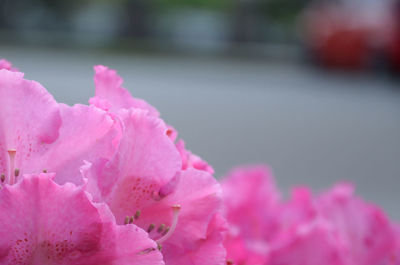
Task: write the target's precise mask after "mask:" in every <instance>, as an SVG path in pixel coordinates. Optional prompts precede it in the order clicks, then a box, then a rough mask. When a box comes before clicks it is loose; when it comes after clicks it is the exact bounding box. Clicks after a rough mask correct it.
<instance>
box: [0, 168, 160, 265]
mask: <svg viewBox="0 0 400 265" xmlns="http://www.w3.org/2000/svg"><path fill="white" fill-rule="evenodd" d="M52 177H53V175H52V174H40V175H37V176H33V175H31V176H28V175H27V176H25V177H24V179H23V180H22V181H20V182H19V183H17V184H16V185H13V186H10V185H5V186H4V187H3V188H2V189H1V190H0V235H1V236H0V264H4V265H18V264H20V265H22V264H26V265H27V264H30V265H42V264H54V265H56V264H57V265H59V264H64V265H69V264H70V265H72V264H74V265H78V264H82V265H97V264H102V265H107V264H110V265H111V264H113V265H118V264H119V265H128V264H138V265H139V264H140V265H144V264H149V265H150V264H151V265H157V264H160V265H161V264H164V263H163V261H162V256H161V254H160V253H159V252H158V251H156V248H157V245H156V243H155V242H154V241H153V240H151V239H149V238H148V235H147V233H146V232H145V231H143V230H141V229H139V228H138V227H136V226H135V225H132V224H131V225H126V226H119V225H116V224H115V220H114V217H113V216H112V214H111V213H110V212H109V210H108V208H107V206H106V205H104V204H94V203H92V202H91V201H90V199H89V197H88V195H87V193H85V191H84V190H83V189H82V188H81V187H76V186H75V185H73V184H65V185H63V186H59V185H58V184H56V183H55V182H54V181H52V180H51V178H52Z"/></svg>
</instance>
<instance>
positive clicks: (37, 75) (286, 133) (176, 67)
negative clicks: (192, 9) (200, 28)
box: [0, 46, 400, 221]
mask: <svg viewBox="0 0 400 265" xmlns="http://www.w3.org/2000/svg"><path fill="white" fill-rule="evenodd" d="M0 57H5V58H7V59H9V60H11V61H13V63H14V64H15V65H16V66H17V67H19V68H20V69H21V70H23V71H24V72H26V77H27V78H29V79H35V80H37V81H39V82H41V83H42V84H43V85H44V86H45V87H46V88H47V89H48V90H49V91H50V92H51V93H53V94H54V95H55V97H56V99H57V100H59V101H61V102H66V103H68V104H73V103H76V102H80V103H85V102H87V99H88V98H89V97H90V96H91V95H92V94H93V91H94V85H93V81H92V76H93V70H92V66H93V65H94V64H99V63H101V64H105V65H108V66H110V67H113V68H116V69H117V70H118V71H119V73H120V74H121V75H122V76H123V78H124V80H125V87H126V88H128V89H129V90H131V92H132V93H133V94H134V95H135V96H137V97H141V98H144V99H146V100H147V101H149V102H150V103H151V104H153V105H154V106H156V107H157V108H158V109H159V110H160V112H161V114H162V117H163V118H164V119H165V120H166V121H167V122H168V123H169V124H172V125H174V127H176V128H177V129H178V130H179V133H180V136H181V137H182V138H184V139H185V141H186V142H187V146H188V147H189V149H191V150H192V151H194V152H195V153H197V154H199V155H201V156H202V157H203V158H205V159H206V160H207V161H209V162H210V163H211V164H212V165H213V166H214V168H215V169H216V173H217V174H216V175H217V176H221V175H222V174H224V173H225V172H226V171H228V170H229V168H231V167H232V166H234V165H238V164H247V163H268V164H269V165H270V166H271V167H272V168H273V169H274V172H275V175H276V178H277V182H278V184H279V186H280V187H281V188H282V189H283V190H284V191H288V190H289V188H290V187H291V186H293V185H301V184H306V185H310V186H311V187H313V188H315V189H316V190H321V189H326V188H328V187H330V186H331V185H332V184H333V183H334V182H336V181H339V180H349V181H351V182H354V183H355V184H356V185H357V192H358V193H359V194H361V195H362V196H364V197H365V198H366V199H367V200H369V201H373V202H375V203H377V204H380V205H382V206H383V207H384V208H385V209H386V210H387V211H388V212H389V213H390V215H391V216H392V217H394V218H396V219H397V220H399V221H400V206H399V202H400V192H399V188H400V83H399V82H397V83H396V82H393V81H390V80H388V79H386V78H382V77H376V76H367V75H361V74H343V73H342V74H340V73H328V72H324V71H319V70H316V69H314V68H312V67H309V66H305V65H302V64H298V63H293V64H290V63H277V62H275V63H268V62H262V61H261V60H256V61H251V60H239V59H216V58H214V59H213V58H200V57H194V58H188V57H174V56H156V55H134V54H131V55H124V54H107V53H101V52H98V51H97V52H96V51H92V52H89V51H77V52H73V51H61V50H47V51H46V50H42V49H26V48H18V47H5V46H0Z"/></svg>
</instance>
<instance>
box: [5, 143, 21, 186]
mask: <svg viewBox="0 0 400 265" xmlns="http://www.w3.org/2000/svg"><path fill="white" fill-rule="evenodd" d="M7 152H8V157H9V159H10V173H9V176H8V183H9V184H10V185H13V184H14V183H15V154H16V153H17V150H15V149H9V150H8V151H7ZM18 174H19V170H18Z"/></svg>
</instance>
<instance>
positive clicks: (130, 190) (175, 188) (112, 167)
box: [83, 109, 225, 265]
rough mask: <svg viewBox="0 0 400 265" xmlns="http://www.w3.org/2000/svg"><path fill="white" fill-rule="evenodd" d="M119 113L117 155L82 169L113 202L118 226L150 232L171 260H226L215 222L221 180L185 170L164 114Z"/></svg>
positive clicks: (101, 196)
mask: <svg viewBox="0 0 400 265" xmlns="http://www.w3.org/2000/svg"><path fill="white" fill-rule="evenodd" d="M118 116H119V118H120V119H121V122H122V124H123V128H124V131H123V137H122V138H121V142H120V145H119V150H118V152H117V153H116V155H115V157H113V159H111V160H99V161H97V162H95V163H93V164H90V163H88V164H87V166H86V167H84V168H83V173H84V175H85V176H86V177H87V178H88V190H89V192H91V193H92V194H93V196H94V199H95V200H96V201H101V202H106V203H107V204H108V205H109V206H110V209H111V211H112V212H113V214H114V215H115V217H116V220H117V223H118V224H124V223H135V224H137V225H138V226H139V227H141V228H143V229H145V230H146V231H148V232H149V234H150V236H151V238H153V239H155V240H156V241H157V242H158V243H159V244H160V245H162V253H163V255H164V258H165V261H166V264H171V265H172V264H174V265H175V264H177V265H178V264H182V265H183V264H210V265H213V264H223V263H224V260H225V250H224V248H223V246H222V230H224V226H223V225H220V224H221V222H217V223H216V222H213V220H214V218H218V217H217V216H218V215H219V214H220V207H221V191H220V186H219V184H218V183H217V181H216V180H215V179H214V178H213V177H212V176H211V175H210V174H208V173H207V172H203V171H198V170H195V169H188V170H186V171H181V170H180V169H181V159H180V155H179V153H178V151H177V149H176V148H175V145H174V143H173V142H172V141H171V140H170V139H169V137H168V136H167V134H166V130H167V129H168V128H167V126H166V125H165V124H164V123H163V122H162V120H160V119H159V118H156V117H154V116H149V115H147V113H146V111H143V110H140V109H130V110H121V111H120V112H119V113H118ZM210 248H212V249H213V251H212V252H210V253H209V254H208V255H205V252H206V251H205V249H210ZM205 261H206V262H205ZM202 262H205V263H202Z"/></svg>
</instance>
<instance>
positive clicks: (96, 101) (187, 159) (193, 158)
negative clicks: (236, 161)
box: [89, 65, 214, 174]
mask: <svg viewBox="0 0 400 265" xmlns="http://www.w3.org/2000/svg"><path fill="white" fill-rule="evenodd" d="M94 70H95V76H94V82H95V85H96V91H95V96H94V97H92V98H91V99H90V100H89V103H90V104H91V105H94V106H96V107H98V108H100V109H103V110H106V111H109V112H110V113H113V114H117V115H118V112H119V111H120V110H122V109H131V108H134V109H141V110H143V111H145V112H146V113H147V114H148V115H150V116H154V117H158V116H159V112H158V111H157V110H156V109H155V108H154V107H153V106H151V105H150V104H148V103H147V102H146V101H144V100H142V99H137V98H134V97H132V96H131V95H130V93H129V91H128V90H126V89H125V88H123V87H122V83H123V80H122V78H121V77H120V76H119V75H118V74H117V72H116V71H115V70H113V69H109V68H108V67H106V66H103V65H97V66H95V67H94ZM167 127H168V129H167V130H166V134H167V135H168V136H169V138H170V139H171V140H172V141H173V142H175V140H176V139H177V137H178V133H177V131H176V130H175V129H174V128H173V127H172V126H170V125H167ZM176 148H177V149H178V151H179V153H180V155H181V158H182V169H187V168H196V169H199V170H204V171H207V172H209V173H211V174H213V173H214V169H213V168H212V167H211V166H210V165H209V164H208V163H207V162H206V161H204V160H202V159H201V158H200V157H198V156H197V155H194V154H192V153H191V152H190V151H188V150H186V149H185V143H184V142H183V140H179V141H178V142H177V143H176Z"/></svg>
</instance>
